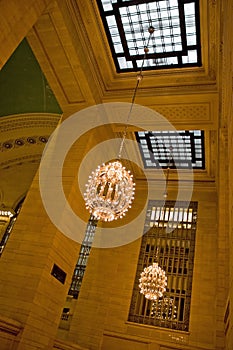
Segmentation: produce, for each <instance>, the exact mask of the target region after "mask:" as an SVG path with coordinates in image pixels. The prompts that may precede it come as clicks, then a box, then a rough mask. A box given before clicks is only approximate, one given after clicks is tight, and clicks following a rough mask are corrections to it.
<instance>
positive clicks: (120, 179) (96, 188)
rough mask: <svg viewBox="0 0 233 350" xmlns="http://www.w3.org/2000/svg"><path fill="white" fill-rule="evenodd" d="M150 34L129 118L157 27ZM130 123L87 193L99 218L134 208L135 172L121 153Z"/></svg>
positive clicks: (106, 218) (88, 203)
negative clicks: (110, 157)
mask: <svg viewBox="0 0 233 350" xmlns="http://www.w3.org/2000/svg"><path fill="white" fill-rule="evenodd" d="M148 32H149V34H150V35H149V38H148V42H147V45H146V46H145V47H144V57H143V61H142V66H141V70H140V73H139V74H138V75H137V83H136V86H135V89H134V93H133V97H132V101H131V106H130V110H129V113H128V117H127V120H126V125H127V122H128V121H129V118H130V115H131V112H132V109H133V105H134V101H135V98H136V93H137V89H138V86H139V83H140V81H141V80H142V69H143V65H144V61H145V59H146V54H147V53H148V52H149V49H148V44H149V40H150V38H151V35H152V34H153V33H154V27H152V26H150V27H149V28H148ZM126 132H127V126H126V127H125V129H124V133H123V137H122V141H121V144H120V149H119V154H118V157H117V159H116V160H114V161H112V162H109V163H107V164H105V163H103V164H102V165H99V166H98V167H97V169H96V170H94V171H93V172H92V173H91V175H90V176H89V180H88V182H87V184H86V191H85V193H84V200H85V204H86V209H88V210H89V212H90V214H91V215H93V216H94V217H95V218H96V219H97V220H100V221H113V220H117V219H119V218H123V217H124V216H125V215H126V212H127V211H128V209H129V208H131V204H132V201H133V200H134V193H135V183H134V181H133V175H132V174H131V173H130V171H129V170H126V168H125V167H124V166H123V165H122V162H121V154H122V149H123V146H124V142H125V139H126Z"/></svg>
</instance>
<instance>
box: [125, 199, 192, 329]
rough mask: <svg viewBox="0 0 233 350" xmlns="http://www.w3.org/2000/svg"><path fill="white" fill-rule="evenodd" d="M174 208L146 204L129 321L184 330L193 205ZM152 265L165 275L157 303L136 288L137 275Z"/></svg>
mask: <svg viewBox="0 0 233 350" xmlns="http://www.w3.org/2000/svg"><path fill="white" fill-rule="evenodd" d="M174 206H175V202H167V203H166V204H165V206H162V204H161V202H160V201H149V205H148V210H147V220H146V222H145V234H144V235H143V238H142V244H141V250H140V255H139V261H138V268H137V273H136V278H135V285H134V290H133V296H132V301H131V307H130V312H129V321H131V322H136V323H141V324H148V325H154V326H159V327H165V328H172V329H177V330H182V331H188V327H189V312H190V301H191V288H192V274H193V262H194V248H195V232H196V215H197V203H196V202H191V203H190V204H189V206H188V207H187V206H186V203H182V202H181V203H179V204H178V205H177V203H176V206H175V207H174ZM174 213H176V214H174ZM177 220H178V224H177ZM168 228H169V229H170V230H169V231H168ZM153 262H158V264H159V266H160V267H161V268H162V269H163V270H164V271H165V273H166V276H167V288H166V292H165V293H164V295H163V297H162V298H160V299H159V300H158V301H157V302H153V301H150V300H147V299H146V298H145V297H144V295H142V294H140V292H139V287H138V284H139V282H138V281H139V278H140V274H141V272H142V271H143V269H144V268H145V267H147V266H149V265H151V264H153Z"/></svg>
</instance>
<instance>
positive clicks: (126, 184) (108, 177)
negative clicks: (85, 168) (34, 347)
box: [84, 161, 135, 221]
mask: <svg viewBox="0 0 233 350" xmlns="http://www.w3.org/2000/svg"><path fill="white" fill-rule="evenodd" d="M134 186H135V184H134V182H133V175H131V174H130V171H129V170H128V171H127V170H126V169H125V167H123V166H122V164H121V162H120V161H115V162H110V163H108V164H102V165H101V166H98V168H97V169H96V170H95V171H93V172H92V175H90V176H89V180H88V184H87V189H86V192H85V194H84V198H85V201H86V207H87V208H89V210H90V212H91V214H92V215H93V216H94V217H95V218H96V219H98V220H102V221H112V220H117V219H118V218H122V217H123V216H125V214H126V212H127V210H128V208H130V207H131V203H132V200H133V199H134Z"/></svg>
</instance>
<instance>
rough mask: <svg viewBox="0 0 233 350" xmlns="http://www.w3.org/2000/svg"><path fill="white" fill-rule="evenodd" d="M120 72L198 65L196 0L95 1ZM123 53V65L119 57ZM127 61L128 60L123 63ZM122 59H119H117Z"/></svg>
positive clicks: (197, 0)
mask: <svg viewBox="0 0 233 350" xmlns="http://www.w3.org/2000/svg"><path fill="white" fill-rule="evenodd" d="M97 3H98V5H99V9H100V14H101V17H102V20H103V23H104V26H105V29H106V34H107V37H108V40H109V44H110V47H111V50H112V55H113V58H114V61H115V64H116V69H117V71H119V72H121V71H122V72H123V71H130V70H133V71H137V70H140V68H141V63H142V60H143V56H144V47H145V46H146V45H147V44H148V38H149V33H148V27H149V26H151V25H152V26H153V27H154V28H155V31H154V33H153V34H152V35H151V39H150V42H149V44H148V48H149V53H148V54H147V59H146V61H147V64H145V66H144V69H147V70H148V69H159V68H173V67H186V66H200V65H201V49H200V34H199V32H200V28H199V15H198V13H199V11H198V7H199V0H193V1H190V0H183V1H178V0H166V1H165V0H156V1H149V0H148V1H145V0H137V1H135V0H125V1H118V0H97ZM123 55H124V58H125V60H124V62H125V63H124V64H119V58H121V57H122V56H123ZM126 61H127V62H129V64H128V63H126ZM120 62H121V60H120Z"/></svg>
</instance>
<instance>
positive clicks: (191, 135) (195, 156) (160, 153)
mask: <svg viewBox="0 0 233 350" xmlns="http://www.w3.org/2000/svg"><path fill="white" fill-rule="evenodd" d="M135 135H136V139H137V142H138V143H139V149H140V152H141V156H142V159H143V163H144V167H145V168H159V167H162V168H167V167H168V166H169V167H170V168H173V169H175V168H179V169H191V168H193V169H204V168H205V147H204V131H203V130H179V131H139V132H136V133H135ZM171 157H172V159H171Z"/></svg>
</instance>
